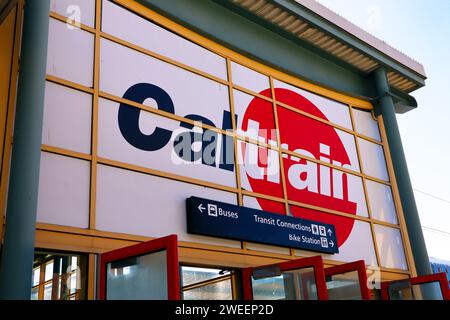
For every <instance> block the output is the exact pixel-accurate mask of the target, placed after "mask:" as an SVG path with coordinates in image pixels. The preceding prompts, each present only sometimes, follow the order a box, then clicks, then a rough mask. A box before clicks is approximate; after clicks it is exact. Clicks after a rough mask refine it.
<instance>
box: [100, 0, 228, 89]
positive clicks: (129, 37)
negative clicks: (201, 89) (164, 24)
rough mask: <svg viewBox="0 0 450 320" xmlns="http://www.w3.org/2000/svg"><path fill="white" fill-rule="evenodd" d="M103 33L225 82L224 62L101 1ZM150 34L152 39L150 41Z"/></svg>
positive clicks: (161, 29)
mask: <svg viewBox="0 0 450 320" xmlns="http://www.w3.org/2000/svg"><path fill="white" fill-rule="evenodd" d="M118 21H120V23H118ZM136 30H139V32H136ZM102 31H104V32H107V33H109V34H111V35H114V36H116V37H119V38H121V39H124V40H126V41H129V42H131V43H133V44H136V45H138V46H140V47H143V48H146V49H148V50H151V51H153V52H156V53H158V54H161V55H163V56H166V57H169V58H171V59H174V60H176V61H178V62H182V63H185V64H187V65H189V66H191V67H194V68H197V69H200V70H202V71H204V72H206V73H209V74H212V75H214V76H216V77H219V78H222V79H225V80H226V79H227V65H226V61H225V59H224V58H222V57H220V56H219V55H217V54H215V53H213V52H211V51H209V50H207V49H205V48H203V47H201V46H199V45H197V44H195V43H193V42H190V41H188V40H186V39H184V38H182V37H180V36H178V35H176V34H174V33H172V32H170V31H168V30H166V29H164V28H161V27H159V26H157V25H155V24H153V23H151V22H149V21H148V20H145V19H144V18H141V17H139V16H138V15H137V14H134V13H132V12H130V11H128V10H126V9H124V8H121V7H120V6H118V5H115V4H113V3H111V2H110V1H103V9H102ZM149 34H151V35H152V36H151V37H149V36H148V35H149Z"/></svg>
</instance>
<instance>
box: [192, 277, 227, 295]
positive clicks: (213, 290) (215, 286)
mask: <svg viewBox="0 0 450 320" xmlns="http://www.w3.org/2000/svg"><path fill="white" fill-rule="evenodd" d="M232 299H233V292H232V288H231V281H230V279H225V280H222V281H220V282H216V283H212V284H207V285H204V286H200V287H197V288H193V289H190V290H188V291H184V292H183V300H232Z"/></svg>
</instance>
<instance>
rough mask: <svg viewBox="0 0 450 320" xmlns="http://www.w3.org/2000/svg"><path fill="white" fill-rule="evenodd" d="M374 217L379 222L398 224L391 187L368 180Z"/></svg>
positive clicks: (368, 190) (367, 185)
mask: <svg viewBox="0 0 450 320" xmlns="http://www.w3.org/2000/svg"><path fill="white" fill-rule="evenodd" d="M366 187H367V194H368V196H369V202H370V209H371V210H372V217H373V218H374V219H377V220H381V221H386V222H389V223H392V224H398V221H397V214H396V211H395V205H394V199H393V196H392V190H391V187H389V186H387V185H384V184H382V183H378V182H375V181H371V180H366Z"/></svg>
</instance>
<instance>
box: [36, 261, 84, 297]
mask: <svg viewBox="0 0 450 320" xmlns="http://www.w3.org/2000/svg"><path fill="white" fill-rule="evenodd" d="M41 268H45V276H44V277H43V279H39V275H38V273H37V271H39V270H40V269H41ZM86 274H87V258H86V256H83V255H70V254H65V253H52V252H36V253H35V255H34V269H33V280H32V282H33V284H34V286H35V288H34V289H32V291H31V297H32V298H33V299H34V298H36V299H39V295H38V293H37V292H38V290H39V285H40V286H42V285H44V295H43V297H42V298H44V299H45V300H59V299H62V300H67V299H68V297H69V294H70V293H74V292H77V294H78V296H79V298H80V299H85V294H86ZM39 280H40V282H39Z"/></svg>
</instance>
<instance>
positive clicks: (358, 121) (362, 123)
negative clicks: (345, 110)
mask: <svg viewBox="0 0 450 320" xmlns="http://www.w3.org/2000/svg"><path fill="white" fill-rule="evenodd" d="M353 117H354V119H355V127H356V128H355V130H356V131H357V132H359V133H361V134H363V135H365V136H368V137H369V138H372V139H375V140H378V141H381V137H380V130H379V129H378V122H377V121H375V120H374V119H373V118H372V113H371V112H370V111H363V110H358V109H353Z"/></svg>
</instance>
